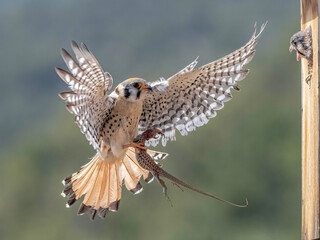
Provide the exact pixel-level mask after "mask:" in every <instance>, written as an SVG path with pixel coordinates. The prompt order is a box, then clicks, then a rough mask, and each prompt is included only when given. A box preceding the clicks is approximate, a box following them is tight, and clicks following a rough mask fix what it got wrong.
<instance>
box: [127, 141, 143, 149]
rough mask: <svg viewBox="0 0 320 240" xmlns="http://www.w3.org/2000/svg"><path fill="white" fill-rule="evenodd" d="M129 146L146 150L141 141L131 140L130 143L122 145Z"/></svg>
mask: <svg viewBox="0 0 320 240" xmlns="http://www.w3.org/2000/svg"><path fill="white" fill-rule="evenodd" d="M129 147H133V148H135V149H136V150H139V149H140V150H147V148H146V147H145V146H144V144H143V143H135V142H132V143H129V144H126V145H124V148H129Z"/></svg>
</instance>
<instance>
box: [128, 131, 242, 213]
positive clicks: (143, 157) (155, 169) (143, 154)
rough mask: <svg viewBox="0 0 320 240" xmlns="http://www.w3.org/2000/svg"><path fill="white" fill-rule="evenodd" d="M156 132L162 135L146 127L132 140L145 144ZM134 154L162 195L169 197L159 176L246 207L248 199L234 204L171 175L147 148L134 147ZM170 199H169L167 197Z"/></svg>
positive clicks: (161, 133) (157, 132)
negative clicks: (157, 184)
mask: <svg viewBox="0 0 320 240" xmlns="http://www.w3.org/2000/svg"><path fill="white" fill-rule="evenodd" d="M157 134H160V135H164V134H163V132H162V131H160V130H159V129H157V128H155V129H148V130H146V131H145V132H143V133H141V134H139V135H138V136H137V137H136V138H135V139H134V140H133V142H135V143H142V144H145V142H146V141H148V140H150V139H152V138H155V137H156V136H157ZM135 154H136V159H137V161H138V163H139V165H140V166H141V167H142V168H144V169H146V170H148V171H149V172H151V174H152V175H153V176H154V177H155V178H156V179H157V180H158V182H159V183H160V185H161V186H162V191H163V193H164V195H165V196H166V197H167V198H168V199H169V197H168V196H167V186H166V184H165V182H164V181H163V180H162V179H161V178H160V177H164V178H166V179H168V180H170V181H171V182H172V183H173V184H176V185H177V186H179V187H185V188H188V189H190V190H192V191H195V192H197V193H200V194H202V195H205V196H207V197H211V198H213V199H216V200H219V201H221V202H224V203H227V204H230V205H232V206H236V207H247V206H248V201H246V204H245V205H238V204H234V203H232V202H229V201H227V200H224V199H222V198H219V197H217V196H214V195H212V194H210V193H206V192H204V191H201V190H199V189H197V188H195V187H193V186H191V185H189V184H187V183H185V182H183V181H182V180H180V179H178V178H176V177H175V176H173V175H171V174H170V173H168V172H167V171H165V170H164V169H162V168H161V167H160V166H159V165H158V164H157V163H156V162H155V161H154V160H153V159H152V157H151V156H150V155H149V154H148V151H147V149H141V148H140V147H136V148H135ZM169 200H170V199H169Z"/></svg>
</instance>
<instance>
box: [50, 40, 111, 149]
mask: <svg viewBox="0 0 320 240" xmlns="http://www.w3.org/2000/svg"><path fill="white" fill-rule="evenodd" d="M71 46H72V49H73V51H74V53H75V55H76V58H77V60H78V62H76V61H74V60H73V58H72V57H71V56H70V54H69V53H68V52H67V51H66V50H65V49H62V50H61V56H62V58H63V60H64V61H65V63H66V65H67V67H68V69H69V71H70V72H67V71H65V70H63V69H60V68H56V72H57V74H58V75H59V76H60V78H61V79H62V80H63V81H65V82H66V83H67V84H68V85H69V87H70V88H71V90H72V91H69V92H62V93H60V94H59V96H60V97H61V98H62V99H63V100H65V101H66V103H67V109H68V111H69V112H70V113H72V114H74V115H75V122H76V123H77V124H78V126H79V128H80V130H81V132H82V133H83V134H84V135H85V136H86V138H87V139H88V141H89V142H90V144H91V145H92V146H93V148H94V149H95V150H96V151H98V152H99V153H100V154H101V150H100V146H99V142H100V136H101V131H102V126H103V122H104V119H105V118H106V116H107V114H108V113H109V112H110V111H111V108H112V106H113V104H114V102H115V100H116V98H115V97H111V96H108V91H109V90H110V88H111V86H112V77H111V75H110V74H109V73H104V72H103V70H102V68H101V66H100V65H99V62H98V61H97V59H96V58H95V57H94V56H93V54H92V53H91V52H90V51H89V49H88V48H87V46H86V45H85V44H83V43H82V44H81V47H79V46H78V44H77V43H76V42H74V41H72V44H71Z"/></svg>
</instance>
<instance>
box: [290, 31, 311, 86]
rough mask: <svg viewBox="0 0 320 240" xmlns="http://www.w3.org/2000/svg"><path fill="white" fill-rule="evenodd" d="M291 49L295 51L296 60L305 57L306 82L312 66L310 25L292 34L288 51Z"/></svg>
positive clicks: (308, 79) (309, 76) (309, 78)
mask: <svg viewBox="0 0 320 240" xmlns="http://www.w3.org/2000/svg"><path fill="white" fill-rule="evenodd" d="M292 50H295V51H296V52H297V53H296V54H297V61H299V60H300V59H301V58H305V59H306V60H307V61H308V76H307V78H306V82H307V83H308V82H309V81H310V80H311V78H312V66H313V59H312V58H313V54H312V51H313V48H312V28H311V26H310V25H309V26H308V27H306V28H305V29H304V30H302V31H300V32H297V33H295V34H293V35H292V37H291V39H290V48H289V51H290V52H292Z"/></svg>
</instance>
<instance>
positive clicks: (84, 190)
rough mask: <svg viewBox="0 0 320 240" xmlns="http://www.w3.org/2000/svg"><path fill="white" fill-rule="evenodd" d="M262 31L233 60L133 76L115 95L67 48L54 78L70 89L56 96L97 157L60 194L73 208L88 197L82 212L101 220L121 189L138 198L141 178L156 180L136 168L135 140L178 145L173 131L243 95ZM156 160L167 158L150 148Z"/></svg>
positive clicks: (91, 62)
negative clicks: (156, 76) (166, 74)
mask: <svg viewBox="0 0 320 240" xmlns="http://www.w3.org/2000/svg"><path fill="white" fill-rule="evenodd" d="M264 28H265V24H263V25H262V26H261V29H260V31H259V32H258V33H256V28H255V31H254V33H253V35H252V37H251V38H250V40H249V41H248V42H247V44H245V45H244V46H243V47H241V48H239V49H238V50H236V51H234V52H232V53H231V54H229V55H227V56H225V57H223V58H221V59H219V60H216V61H214V62H211V63H208V64H206V65H204V66H201V67H199V68H195V66H196V64H197V62H198V61H197V59H196V60H194V61H193V62H192V63H190V64H189V65H188V66H186V67H185V68H183V69H182V70H180V71H179V72H177V73H176V74H174V75H173V76H172V77H170V78H168V79H164V78H161V79H160V80H158V81H155V82H147V81H146V80H144V79H142V78H130V79H127V80H125V81H123V82H122V83H120V84H119V85H118V86H117V87H116V88H115V89H114V91H112V92H110V89H111V87H112V83H113V79H112V77H111V75H110V74H109V73H107V72H104V71H103V70H102V68H101V66H100V64H99V63H98V61H97V59H96V58H95V57H94V55H93V54H92V53H91V52H90V51H89V49H88V48H87V47H86V45H85V44H83V43H82V44H81V45H80V46H79V45H78V44H77V43H76V42H74V41H72V44H71V46H72V50H73V52H74V54H75V57H76V60H74V59H73V58H72V56H71V55H70V54H69V53H68V52H67V51H66V50H65V49H62V50H61V55H62V58H63V60H64V61H65V63H66V65H67V67H68V69H69V71H65V70H63V69H61V68H56V72H57V74H58V75H59V76H60V78H61V79H62V80H63V81H65V82H66V83H67V84H68V85H69V87H70V89H71V91H67V92H62V93H60V94H59V96H60V97H61V98H62V99H63V100H65V102H66V104H67V109H68V111H69V112H70V113H71V114H73V115H75V122H76V123H77V125H78V126H79V128H80V130H81V132H82V133H83V134H84V135H85V136H86V138H87V140H88V141H89V143H90V144H91V145H92V146H93V148H94V149H95V150H96V152H97V153H96V155H95V156H94V157H93V158H92V160H91V161H90V162H88V163H87V164H86V165H84V166H83V167H82V168H81V169H80V170H79V171H78V172H76V173H74V174H72V175H71V176H69V177H67V178H65V179H64V180H63V181H62V183H63V184H64V185H65V189H64V191H63V192H62V193H61V194H62V196H64V197H66V196H68V198H69V199H68V201H67V205H66V206H67V207H70V206H71V205H72V204H74V203H75V202H76V200H78V199H80V198H81V197H82V196H83V195H84V199H83V202H82V204H81V205H80V208H79V210H78V214H80V215H81V214H85V213H87V214H89V215H90V216H91V218H92V219H93V218H94V217H95V215H96V214H98V215H99V216H100V217H101V218H104V217H105V216H106V214H107V213H108V212H109V211H117V210H118V208H119V203H120V199H121V191H122V184H123V183H124V185H125V186H126V188H127V189H128V190H129V191H131V192H133V193H134V194H138V193H140V192H141V191H142V186H141V184H140V179H141V178H143V179H144V180H145V181H146V182H147V183H149V182H151V181H152V180H153V175H152V173H151V172H149V171H148V170H146V169H144V168H142V167H141V166H140V165H139V163H138V162H137V159H136V155H135V150H136V149H137V148H141V149H145V148H144V146H143V145H144V144H142V143H137V142H134V139H135V137H136V136H137V135H138V134H141V133H143V132H145V131H146V130H148V129H155V128H157V129H159V130H160V131H161V132H162V133H163V135H158V138H152V139H150V140H148V141H147V142H146V145H148V144H149V145H152V146H156V145H157V144H158V143H159V141H161V142H162V145H163V146H165V145H166V143H167V141H168V140H175V134H176V130H178V131H179V132H180V134H181V135H187V133H188V132H190V131H193V130H195V129H196V128H197V127H200V126H202V125H204V124H206V123H208V121H209V119H211V118H213V117H215V116H216V114H217V111H218V110H220V109H222V108H223V107H224V103H225V102H227V101H229V100H230V99H231V98H232V95H231V89H235V90H239V87H238V81H240V80H242V79H244V78H245V77H246V76H247V74H248V72H249V70H248V69H243V66H244V65H245V64H247V63H249V62H250V61H251V60H252V58H253V56H254V54H255V46H256V44H257V41H258V39H259V37H260V35H261V33H262V31H263V29H264ZM147 154H148V155H150V156H151V157H153V158H155V159H159V158H160V159H161V158H164V157H165V156H166V154H165V153H162V152H157V151H152V150H149V149H147Z"/></svg>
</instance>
